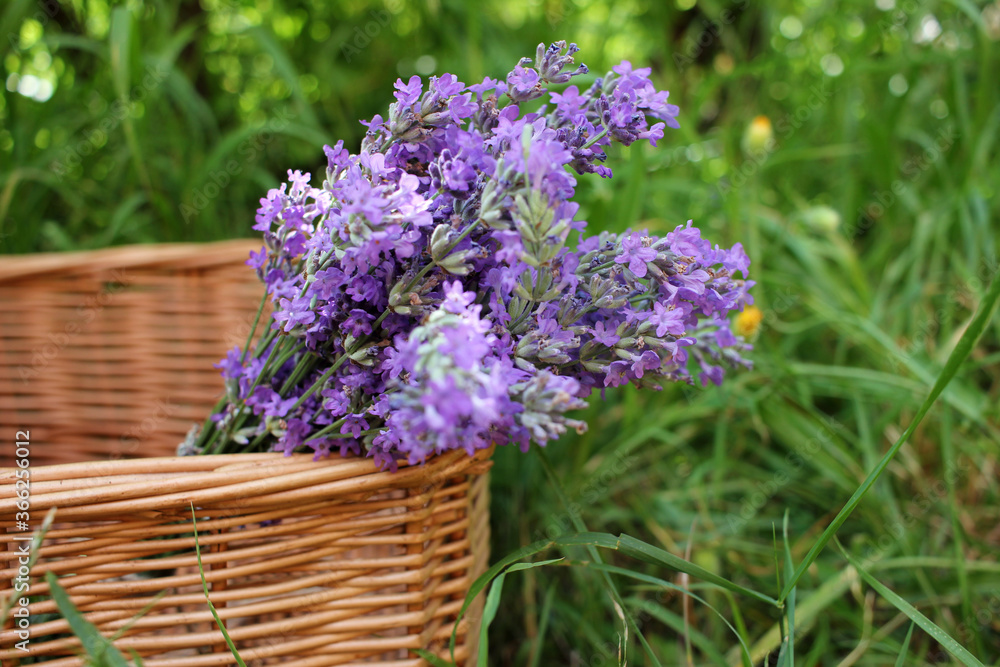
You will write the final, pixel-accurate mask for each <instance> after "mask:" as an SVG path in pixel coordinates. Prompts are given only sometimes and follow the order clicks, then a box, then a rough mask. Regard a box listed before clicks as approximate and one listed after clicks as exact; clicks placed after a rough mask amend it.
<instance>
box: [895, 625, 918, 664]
mask: <svg viewBox="0 0 1000 667" xmlns="http://www.w3.org/2000/svg"><path fill="white" fill-rule="evenodd" d="M916 625H917V624H916V623H910V629H909V630H907V631H906V639H904V640H903V646H902V647H901V648H900V649H899V655H898V656H897V657H896V666H895V667H903V665H904V664H905V663H906V654H907V653H909V652H910V638H911V637H913V628H915V627H916Z"/></svg>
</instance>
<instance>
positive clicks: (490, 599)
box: [476, 558, 562, 667]
mask: <svg viewBox="0 0 1000 667" xmlns="http://www.w3.org/2000/svg"><path fill="white" fill-rule="evenodd" d="M561 560H562V558H554V559H552V560H542V561H538V562H537V563H514V564H513V565H511V566H510V567H509V568H507V569H506V570H505V571H504V572H503V573H501V574H500V576H498V577H497V578H496V579H495V580H494V581H493V585H492V586H490V592H489V593H488V594H487V595H486V605H485V606H484V607H483V620H482V623H481V624H480V626H479V657H478V659H477V661H476V664H477V665H479V667H488V665H489V653H490V651H489V644H490V625H492V624H493V620H494V619H495V618H496V617H497V611H498V610H499V609H500V598H501V596H502V595H503V582H504V579H506V578H507V575H508V574H510V573H511V572H519V571H521V570H530V569H532V568H536V567H542V566H545V565H551V564H552V563H558V562H559V561H561Z"/></svg>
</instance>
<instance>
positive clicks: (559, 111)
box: [182, 42, 753, 467]
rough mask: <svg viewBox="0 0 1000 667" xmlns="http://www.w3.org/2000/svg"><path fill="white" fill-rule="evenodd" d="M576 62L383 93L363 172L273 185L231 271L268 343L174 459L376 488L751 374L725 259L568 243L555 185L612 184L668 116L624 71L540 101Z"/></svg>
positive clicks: (571, 211)
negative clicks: (359, 476) (639, 392)
mask: <svg viewBox="0 0 1000 667" xmlns="http://www.w3.org/2000/svg"><path fill="white" fill-rule="evenodd" d="M576 51H577V47H576V45H575V44H570V45H569V46H568V47H567V46H566V43H565V42H556V43H555V44H552V45H551V46H550V47H548V48H547V49H546V48H545V47H544V45H539V46H538V50H537V53H536V56H535V59H534V61H532V60H531V59H530V58H524V59H522V60H521V62H520V63H518V65H517V66H516V67H515V68H514V70H513V71H512V72H510V74H508V76H507V79H506V81H498V80H494V79H490V78H486V79H484V80H483V81H482V83H478V84H475V85H472V86H466V85H465V84H463V83H461V82H460V81H458V80H457V79H456V77H455V76H453V75H450V74H445V75H443V76H441V77H431V78H430V81H429V83H428V85H427V89H426V90H425V89H424V86H423V83H422V81H421V80H420V78H419V77H416V76H414V77H412V78H411V79H410V80H409V81H408V82H403V81H402V80H397V81H396V92H395V97H396V102H395V103H394V104H392V105H391V106H390V107H389V113H388V117H387V118H383V117H382V116H380V115H378V116H375V117H374V118H373V119H372V120H371V121H370V122H366V123H364V125H366V126H367V128H368V131H367V134H366V136H365V139H364V142H363V143H362V146H361V152H360V154H358V155H353V154H351V153H350V152H348V151H347V150H346V149H345V148H344V146H343V142H338V143H337V145H336V146H334V147H332V148H331V147H329V146H326V147H325V148H324V150H325V152H326V157H327V160H328V166H327V169H326V178H325V180H324V181H323V182H322V184H320V185H318V186H314V185H312V181H311V177H310V175H309V174H302V173H300V172H299V171H294V172H292V171H289V182H288V183H287V184H284V185H282V186H281V187H280V188H278V189H274V190H271V191H270V192H269V193H268V195H267V197H266V198H264V199H261V207H260V209H259V210H258V212H257V216H256V224H255V225H254V229H256V230H258V231H261V232H263V234H264V243H265V245H264V247H263V248H262V249H261V251H260V252H259V253H252V254H251V258H250V260H249V261H248V262H247V263H248V264H249V265H250V266H252V267H253V268H254V269H256V271H257V274H258V275H259V276H260V278H261V279H262V280H263V282H264V284H265V285H266V295H265V301H266V300H267V299H270V302H271V303H272V304H273V314H272V315H271V317H270V327H269V328H268V329H267V330H266V331H265V332H264V333H263V335H262V336H261V337H260V338H259V340H257V341H256V345H255V346H253V348H252V349H251V347H250V343H249V339H248V344H247V346H246V349H240V348H236V349H234V350H232V351H230V352H229V354H228V356H227V358H226V359H224V360H223V361H222V362H221V363H220V364H219V365H218V366H219V368H221V370H222V375H223V377H224V378H225V384H226V395H225V397H224V398H223V399H222V400H221V401H220V403H219V405H218V406H217V407H216V410H215V414H213V415H212V417H211V418H210V419H209V420H208V421H207V422H206V424H205V426H204V427H203V428H202V429H201V432H200V433H198V434H192V436H191V437H190V438H189V440H188V442H187V443H186V444H185V445H182V449H184V450H185V451H186V452H187V453H195V452H204V453H220V452H234V451H261V450H274V451H280V452H284V453H286V454H290V453H291V452H293V451H296V450H302V449H304V450H309V451H312V452H315V454H316V456H322V455H327V454H328V453H329V452H330V450H331V449H332V448H339V451H340V453H341V454H342V455H345V454H347V453H348V452H353V453H355V454H364V455H367V456H372V457H374V459H375V460H376V461H377V462H378V463H379V465H381V466H388V467H393V466H394V465H395V460H396V459H397V458H406V459H408V460H409V461H410V462H416V461H421V460H424V459H425V458H426V457H428V456H431V455H433V454H436V453H440V452H444V451H447V450H452V449H458V448H463V449H465V450H467V451H468V452H470V453H472V452H473V451H475V450H478V449H481V448H485V447H489V446H491V445H494V444H501V445H502V444H507V443H516V444H517V445H518V446H520V447H521V448H522V449H527V448H528V446H529V444H530V443H531V442H532V441H534V442H536V443H538V444H539V445H544V444H545V443H546V442H547V441H548V440H549V439H552V438H557V437H558V436H559V435H561V434H562V433H564V432H565V430H566V429H567V428H575V429H578V430H582V429H584V428H585V427H586V425H585V424H584V423H582V422H580V421H579V420H576V419H573V418H571V417H569V416H568V415H567V412H568V411H571V410H574V409H577V408H580V407H583V406H584V405H585V402H584V400H583V399H584V398H586V397H587V396H588V395H590V394H591V392H592V391H593V390H594V388H596V387H600V388H602V389H603V388H604V387H608V386H612V387H614V386H618V385H622V384H625V383H633V384H635V385H638V386H640V387H652V388H659V387H660V386H661V385H662V384H663V383H666V382H675V381H683V382H689V383H690V382H693V380H692V378H691V376H690V373H691V368H692V367H693V366H695V364H696V365H697V368H698V369H700V377H701V380H702V382H706V381H712V382H714V383H716V384H717V383H719V382H721V380H722V377H723V367H722V364H723V363H724V364H728V365H740V364H742V365H749V364H748V362H746V361H744V360H743V358H742V357H741V352H743V351H745V350H747V349H748V348H749V346H748V345H746V344H745V343H744V342H742V341H741V340H740V339H738V338H737V337H736V336H734V335H733V333H732V330H731V328H730V325H729V322H728V321H727V316H728V315H729V314H730V313H731V312H732V311H734V310H740V309H742V307H743V304H747V303H752V302H753V300H752V297H751V296H750V295H749V293H748V290H749V288H750V287H751V286H752V285H753V283H752V282H750V281H747V280H745V278H746V273H747V268H748V265H749V260H748V259H747V256H746V254H745V253H744V252H743V248H742V247H741V246H740V244H736V245H735V246H734V247H733V248H732V249H729V250H726V249H721V248H719V247H718V246H716V247H715V248H713V247H712V246H711V244H709V243H708V242H707V241H705V240H704V239H702V238H701V234H700V232H699V230H698V229H697V228H696V227H693V226H692V225H691V222H690V221H688V222H687V224H686V225H681V226H678V227H677V228H676V229H675V230H674V231H672V232H670V233H668V234H667V235H666V236H664V237H662V238H658V237H655V236H650V235H648V234H647V233H646V232H645V231H626V232H625V233H623V234H619V235H616V234H608V233H603V234H601V235H600V236H591V237H584V236H583V234H582V232H583V230H584V227H585V224H586V223H585V222H583V221H582V220H577V219H576V214H577V211H578V208H579V207H578V205H577V204H575V203H574V202H572V201H571V199H572V197H573V195H574V192H575V186H576V178H575V176H574V175H573V172H575V173H576V174H587V173H597V174H598V175H600V176H601V177H605V178H610V177H611V170H610V169H608V168H607V167H606V166H604V164H603V162H604V161H605V159H606V155H605V153H604V150H603V148H604V147H605V146H607V145H609V144H610V143H611V142H612V141H615V142H619V143H621V144H624V145H626V146H628V145H630V144H632V143H633V142H635V141H638V140H648V141H649V142H650V143H651V144H653V145H654V146H655V145H656V141H657V140H658V139H661V138H662V137H663V132H664V129H665V127H667V126H669V127H673V128H676V127H678V124H677V121H676V120H675V117H676V116H677V113H678V109H677V107H676V106H674V105H672V104H668V103H667V95H668V93H667V92H665V91H657V90H656V89H655V87H654V86H653V84H652V83H651V82H650V80H649V72H650V70H649V69H648V68H644V69H633V68H632V66H631V64H630V63H629V62H628V61H624V62H622V63H621V64H620V65H618V66H617V67H615V68H614V69H613V70H612V71H611V72H609V73H608V74H607V75H606V76H604V77H602V78H598V79H597V80H596V81H595V82H594V83H593V85H591V86H590V87H589V88H588V89H586V90H585V91H583V92H581V91H580V90H579V89H578V88H577V86H572V85H571V86H568V87H566V88H564V89H563V90H562V92H551V91H548V90H547V88H546V86H548V85H551V84H566V83H568V82H569V81H570V80H571V78H572V77H574V76H577V75H580V74H585V73H586V72H587V68H586V66H584V65H580V66H579V67H575V68H574V67H573V63H574V60H573V54H574V53H575V52H576ZM545 95H547V96H548V99H549V102H550V105H546V106H543V107H541V109H539V110H538V111H534V112H531V113H525V114H523V115H522V113H521V108H520V105H521V104H523V103H525V102H529V101H531V100H535V99H537V98H540V97H543V96H545ZM650 117H652V118H654V119H658V120H659V121H660V122H656V123H655V124H652V125H650V124H649V120H648V119H649V118H650ZM574 232H575V233H577V234H578V235H579V237H580V238H579V240H578V241H577V243H576V247H575V249H574V248H571V247H569V246H567V240H568V239H569V238H570V235H571V234H573V233H574ZM737 272H740V273H741V274H742V276H741V277H740V278H737ZM263 307H264V303H263V302H262V304H261V308H262V310H263ZM259 317H260V312H258V319H259ZM255 328H256V325H255ZM696 372H698V371H696Z"/></svg>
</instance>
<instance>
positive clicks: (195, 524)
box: [191, 503, 247, 667]
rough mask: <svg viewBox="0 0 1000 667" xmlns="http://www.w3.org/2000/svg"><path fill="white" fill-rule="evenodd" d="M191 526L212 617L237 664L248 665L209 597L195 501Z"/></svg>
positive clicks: (202, 586) (202, 587)
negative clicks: (202, 561) (199, 542)
mask: <svg viewBox="0 0 1000 667" xmlns="http://www.w3.org/2000/svg"><path fill="white" fill-rule="evenodd" d="M191 526H192V530H193V531H194V553H195V556H196V557H197V558H198V574H200V575H201V590H202V592H204V593H205V602H207V603H208V608H209V609H210V610H211V611H212V617H213V618H215V624H216V625H218V626H219V630H221V631H222V636H223V637H225V638H226V646H228V647H229V652H230V653H232V654H233V657H234V658H236V664H237V665H239V666H240V667H247V665H246V663H245V662H243V658H241V657H240V654H239V652H238V651H237V650H236V645H235V644H233V640H232V638H231V637H230V636H229V632H227V631H226V626H225V625H223V624H222V619H221V618H219V612H217V611H216V610H215V605H214V604H212V600H211V599H210V598H209V597H208V581H207V580H206V579H205V566H204V565H202V563H201V547H200V546H199V545H198V517H197V516H195V513H194V503H191Z"/></svg>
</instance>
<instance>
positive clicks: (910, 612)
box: [837, 542, 986, 667]
mask: <svg viewBox="0 0 1000 667" xmlns="http://www.w3.org/2000/svg"><path fill="white" fill-rule="evenodd" d="M837 546H838V547H839V548H840V551H841V553H843V554H844V558H846V559H847V562H849V563H850V564H851V566H852V567H854V569H855V570H857V571H858V574H860V575H861V578H862V579H864V580H865V581H866V582H867V583H868V585H869V586H871V587H872V588H874V589H875V591H876V592H877V593H878V594H879V595H881V596H882V597H884V598H885V599H886V600H888V601H889V602H890V603H891V604H892V606H894V607H895V608H896V609H898V610H900V611H901V612H903V613H904V614H906V615H907V616H908V617H909V618H910V620H911V621H913V622H914V623H916V624H917V625H919V626H920V628H921V629H922V630H923V631H924V632H926V633H927V634H929V635H930V636H931V637H932V638H933V639H934V641H936V642H937V643H938V644H940V645H941V647H942V648H944V650H946V651H948V653H951V654H952V655H953V656H955V658H956V659H958V660H960V661H961V662H962V664H963V665H966V667H986V666H985V665H984V664H983V663H981V662H980V661H979V660H978V659H977V658H976V656H974V655H972V654H971V653H969V652H968V651H967V650H966V649H964V648H963V647H962V645H961V644H959V643H958V642H957V641H955V640H954V639H952V637H951V635H949V634H948V633H947V632H945V631H944V630H942V629H941V628H940V627H939V626H938V625H937V624H936V623H934V621H932V620H931V619H929V618H927V617H926V616H924V615H923V614H921V613H920V612H919V611H918V610H917V608H916V607H914V606H913V605H911V604H910V603H909V602H907V601H906V600H904V599H903V598H901V597H899V595H897V594H896V593H894V592H893V591H892V590H890V589H889V588H888V587H887V586H886V585H885V584H883V583H882V582H880V581H879V580H878V579H876V578H875V577H873V576H872V575H870V574H868V572H866V571H865V570H863V569H862V567H861V563H859V562H858V561H857V560H855V559H854V557H853V556H851V554H849V553H847V550H846V549H844V547H843V546H841V544H840V542H837Z"/></svg>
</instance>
